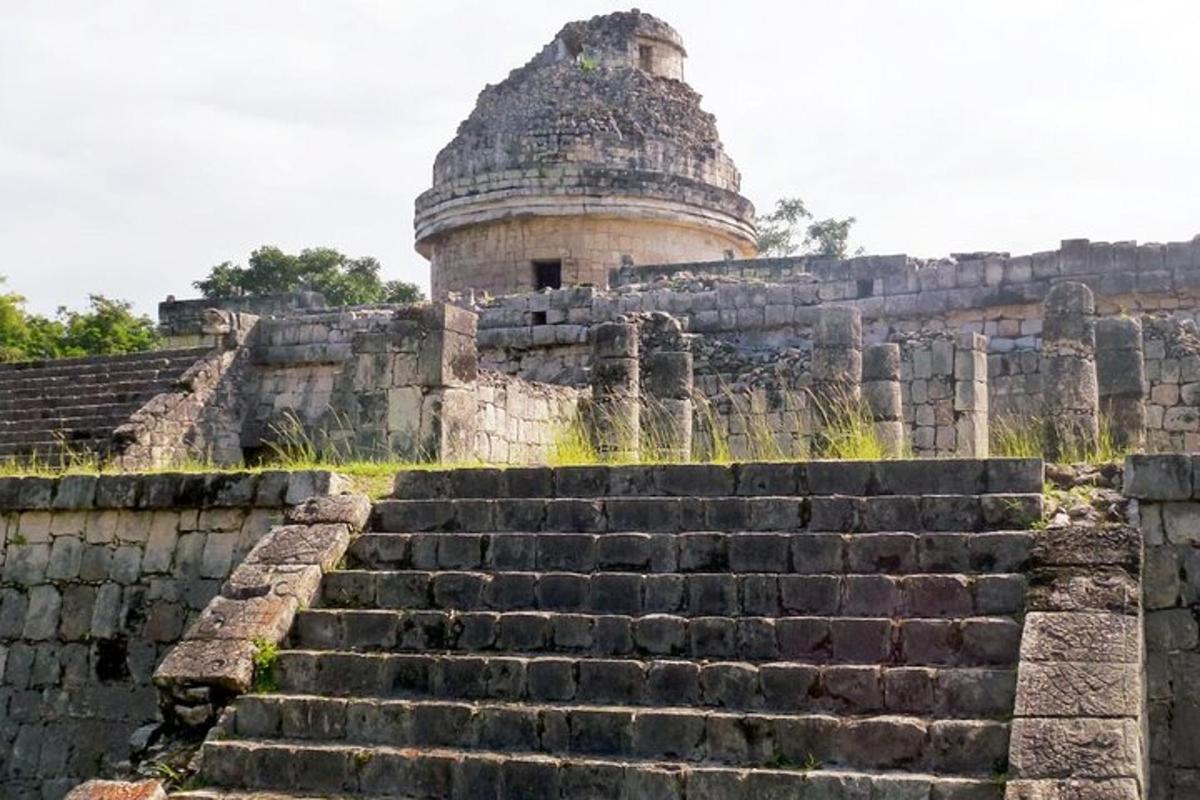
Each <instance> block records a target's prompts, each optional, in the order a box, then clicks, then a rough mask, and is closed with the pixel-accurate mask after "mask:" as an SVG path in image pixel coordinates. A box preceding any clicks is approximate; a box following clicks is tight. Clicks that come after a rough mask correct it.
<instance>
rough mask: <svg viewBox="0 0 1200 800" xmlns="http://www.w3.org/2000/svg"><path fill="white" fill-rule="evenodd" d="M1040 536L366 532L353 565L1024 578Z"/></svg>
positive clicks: (353, 549)
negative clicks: (975, 574) (984, 574)
mask: <svg viewBox="0 0 1200 800" xmlns="http://www.w3.org/2000/svg"><path fill="white" fill-rule="evenodd" d="M1032 542H1033V534H1032V533H1030V532H1029V531H1002V532H995V533H937V532H934V533H921V534H914V533H858V534H849V535H846V534H837V533H813V532H804V533H787V532H784V533H779V532H773V533H754V532H735V533H722V532H694V533H683V534H674V533H605V534H583V533H445V532H443V533H411V534H404V533H379V532H376V533H365V534H362V535H361V536H359V537H358V538H357V539H355V540H354V542H353V543H351V545H350V550H349V552H348V554H347V562H348V563H349V564H350V565H352V566H355V567H359V568H365V569H427V570H432V569H490V570H543V571H551V570H566V571H571V572H604V571H615V570H627V569H635V570H639V571H643V572H652V573H659V572H712V571H719V570H726V569H732V570H740V571H750V570H754V569H760V570H761V569H764V568H765V567H766V565H767V564H770V565H773V567H772V568H773V569H777V571H779V572H791V573H798V574H806V573H814V572H816V573H822V572H837V571H845V572H868V573H869V572H874V573H882V574H904V573H912V572H929V573H936V572H1023V571H1024V570H1025V569H1026V567H1027V566H1028V562H1029V552H1030V548H1031V546H1032Z"/></svg>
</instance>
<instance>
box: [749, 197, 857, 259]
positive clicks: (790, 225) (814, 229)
mask: <svg viewBox="0 0 1200 800" xmlns="http://www.w3.org/2000/svg"><path fill="white" fill-rule="evenodd" d="M855 222H857V220H856V219H855V218H854V217H846V218H845V219H836V218H833V217H830V218H829V219H814V218H813V215H812V213H811V212H810V211H809V210H808V207H807V206H805V205H804V201H803V200H801V199H800V198H798V197H784V198H780V199H779V200H776V201H775V210H774V211H772V212H771V213H770V214H766V215H763V216H760V217H758V218H757V219H755V225H756V226H757V227H758V254H759V256H760V257H763V258H771V257H780V256H791V255H795V254H796V252H797V251H798V250H800V248H801V247H803V248H804V249H803V251H802V253H801V254H802V255H813V256H830V257H832V258H845V257H846V253H847V251H848V249H849V239H850V229H851V228H852V227H853V226H854V223H855ZM802 227H803V233H804V240H803V242H802V243H801V244H799V245H798V244H796V241H795V238H796V237H797V236H798V235H799V234H800V232H801V229H802ZM861 252H862V248H861V247H860V248H859V249H858V250H857V251H856V253H861Z"/></svg>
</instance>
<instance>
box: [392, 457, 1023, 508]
mask: <svg viewBox="0 0 1200 800" xmlns="http://www.w3.org/2000/svg"><path fill="white" fill-rule="evenodd" d="M1042 476H1043V470H1042V462H1041V460H1040V459H1019V458H993V459H950V458H947V459H895V460H888V461H878V462H866V461H808V462H798V463H783V462H770V463H762V462H745V463H738V464H725V465H722V464H663V465H632V466H575V467H553V468H551V467H511V468H507V469H505V468H457V469H442V470H407V471H404V472H401V473H399V474H397V476H396V480H395V484H394V488H393V496H394V497H395V498H397V499H408V500H428V499H433V498H498V497H514V498H522V497H524V498H529V497H543V498H546V497H560V498H577V497H584V498H595V497H604V496H658V495H666V496H675V497H705V496H708V497H719V496H731V495H741V496H758V495H768V496H770V495H775V496H796V495H809V494H811V495H848V496H855V497H864V496H870V495H878V494H882V495H889V494H898V495H926V494H967V495H971V494H1037V493H1040V492H1041V490H1042Z"/></svg>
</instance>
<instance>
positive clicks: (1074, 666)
mask: <svg viewBox="0 0 1200 800" xmlns="http://www.w3.org/2000/svg"><path fill="white" fill-rule="evenodd" d="M1141 702H1142V686H1141V665H1140V664H1095V663H1072V662H1055V663H1050V664H1029V665H1028V666H1027V667H1025V668H1023V669H1022V670H1021V674H1020V677H1019V679H1018V686H1017V704H1016V709H1015V713H1016V714H1017V715H1018V716H1029V717H1089V716H1092V717H1099V716H1106V715H1111V714H1119V715H1121V716H1127V717H1136V716H1137V715H1138V714H1139V713H1140V711H1141Z"/></svg>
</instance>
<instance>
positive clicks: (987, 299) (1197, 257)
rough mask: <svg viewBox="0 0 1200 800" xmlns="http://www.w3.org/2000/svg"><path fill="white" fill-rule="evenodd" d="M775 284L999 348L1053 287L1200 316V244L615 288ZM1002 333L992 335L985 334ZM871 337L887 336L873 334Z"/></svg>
mask: <svg viewBox="0 0 1200 800" xmlns="http://www.w3.org/2000/svg"><path fill="white" fill-rule="evenodd" d="M701 275H703V276H707V277H709V278H712V279H718V278H723V279H742V280H746V279H752V280H758V281H763V282H766V283H791V282H794V281H805V282H815V285H816V292H817V293H818V295H819V296H820V299H821V300H822V301H824V302H854V303H855V304H856V305H858V306H859V308H860V309H861V310H862V312H863V317H864V319H865V320H867V321H868V322H870V321H875V320H886V321H893V322H895V321H901V320H925V321H935V320H941V321H943V322H945V323H946V324H949V325H953V326H955V327H960V328H961V327H962V326H967V325H971V326H981V327H979V328H978V329H973V332H976V333H986V334H988V335H989V336H991V337H994V338H999V339H1011V340H1014V341H1015V340H1019V339H1023V338H1026V337H1028V336H1032V335H1036V334H1037V330H1036V323H1032V322H1031V324H1030V326H1028V327H1024V328H1023V327H1022V323H1024V322H1025V321H1026V320H1036V319H1037V318H1039V317H1040V313H1039V311H1040V303H1041V301H1042V300H1043V299H1045V296H1046V293H1047V292H1048V291H1049V289H1050V286H1051V284H1052V283H1054V282H1056V281H1058V280H1060V279H1063V278H1069V279H1071V280H1077V281H1080V282H1082V283H1085V284H1087V285H1088V287H1089V288H1091V289H1092V291H1093V292H1094V293H1095V294H1096V296H1097V298H1098V306H1099V308H1098V310H1099V312H1100V313H1101V314H1102V315H1107V314H1112V313H1116V312H1117V311H1119V310H1120V309H1122V308H1123V309H1124V310H1125V311H1127V312H1134V311H1158V310H1174V309H1179V308H1183V309H1194V308H1196V306H1197V303H1196V298H1197V293H1198V289H1200V237H1198V238H1197V239H1193V240H1192V241H1189V242H1171V243H1169V244H1156V243H1147V244H1141V245H1139V244H1137V243H1136V242H1116V243H1108V242H1090V241H1088V240H1087V239H1069V240H1065V241H1063V242H1062V244H1061V246H1060V247H1059V249H1057V250H1051V251H1047V252H1042V253H1034V254H1032V255H1025V256H1012V255H1010V254H1008V253H959V254H954V255H953V256H951V257H949V258H944V259H917V258H911V257H909V256H905V255H896V256H859V257H855V258H848V259H832V258H821V257H811V256H800V257H793V258H773V259H754V260H741V261H739V260H730V261H716V262H707V263H694V264H663V265H648V266H631V267H622V268H621V269H619V270H617V272H616V273H615V274H614V276H613V285H614V286H618V287H619V286H630V285H645V284H651V283H654V282H655V281H664V280H666V279H675V280H676V281H679V280H686V279H692V278H694V277H696V276H701ZM989 322H990V323H994V327H992V328H991V329H990V330H985V329H984V326H987V324H988V323H989ZM868 330H870V331H871V333H870V334H869V335H880V334H881V333H882V331H880V330H877V329H873V328H868Z"/></svg>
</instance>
